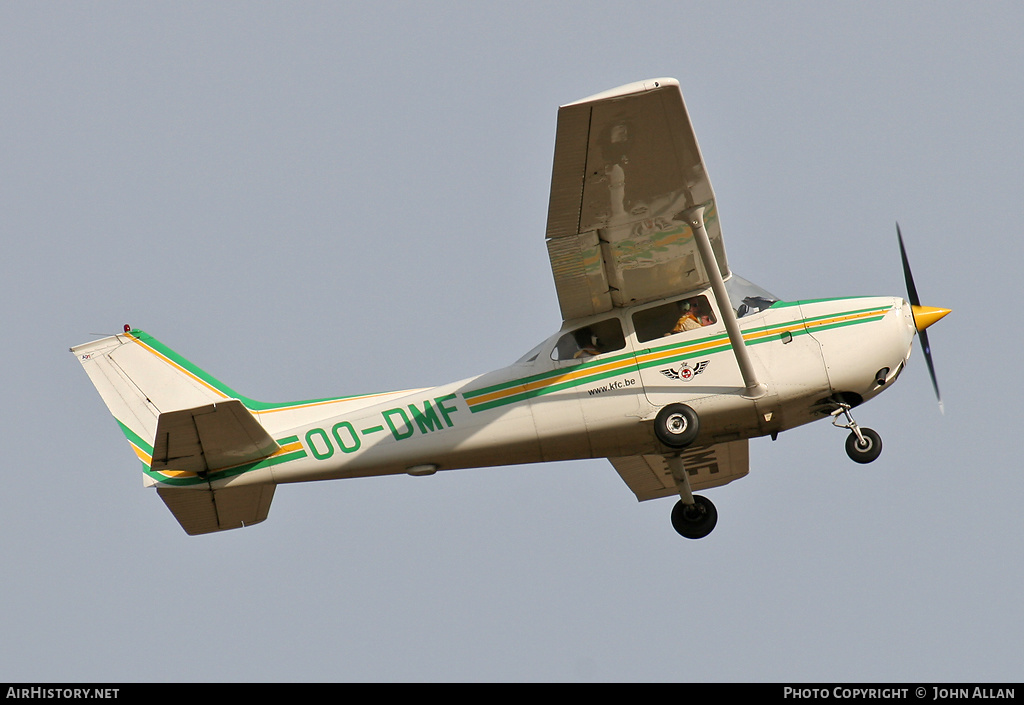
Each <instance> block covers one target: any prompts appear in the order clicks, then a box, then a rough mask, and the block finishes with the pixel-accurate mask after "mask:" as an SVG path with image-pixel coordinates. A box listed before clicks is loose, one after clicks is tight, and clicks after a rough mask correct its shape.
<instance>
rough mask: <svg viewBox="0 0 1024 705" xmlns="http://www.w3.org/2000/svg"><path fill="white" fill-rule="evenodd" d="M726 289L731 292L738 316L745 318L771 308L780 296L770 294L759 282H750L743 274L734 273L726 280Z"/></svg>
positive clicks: (730, 299)
mask: <svg viewBox="0 0 1024 705" xmlns="http://www.w3.org/2000/svg"><path fill="white" fill-rule="evenodd" d="M725 290H726V291H727V292H728V293H729V301H731V302H732V305H733V308H735V309H736V318H743V317H744V316H749V315H751V314H754V313H758V312H759V311H763V310H765V309H766V308H769V307H770V306H771V305H772V304H773V303H775V302H776V301H778V300H779V297H778V296H774V295H772V294H769V293H768V292H767V291H765V290H764V289H762V288H761V287H759V286H758V285H757V284H753V283H751V282H748V281H747V280H746V279H744V278H743V277H741V276H737V275H736V274H733V275H732V276H731V277H729V280H728V281H726V282H725Z"/></svg>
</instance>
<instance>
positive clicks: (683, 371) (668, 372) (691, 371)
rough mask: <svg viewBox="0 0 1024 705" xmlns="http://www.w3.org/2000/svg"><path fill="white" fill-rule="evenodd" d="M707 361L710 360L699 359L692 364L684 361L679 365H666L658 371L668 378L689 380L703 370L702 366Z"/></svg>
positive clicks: (706, 364) (705, 364)
mask: <svg viewBox="0 0 1024 705" xmlns="http://www.w3.org/2000/svg"><path fill="white" fill-rule="evenodd" d="M708 362H710V360H701V361H700V362H695V363H693V364H692V365H691V364H690V363H689V362H684V363H683V364H681V365H680V366H679V367H676V368H672V367H666V368H665V369H663V370H658V371H659V372H661V374H663V375H665V376H666V377H668V378H669V379H677V380H680V381H682V382H689V381H690V380H691V379H693V378H694V377H695V376H696V375H699V374H700V373H701V372H703V371H704V368H705V367H707V366H708Z"/></svg>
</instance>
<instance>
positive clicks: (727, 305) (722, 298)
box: [683, 206, 768, 399]
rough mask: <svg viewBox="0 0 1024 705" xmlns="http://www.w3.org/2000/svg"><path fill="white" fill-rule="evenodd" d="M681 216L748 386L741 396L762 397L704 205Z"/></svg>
mask: <svg viewBox="0 0 1024 705" xmlns="http://www.w3.org/2000/svg"><path fill="white" fill-rule="evenodd" d="M683 216H684V217H685V218H686V220H687V221H688V222H689V224H690V229H691V230H692V231H693V239H694V240H695V241H696V242H697V252H699V253H700V258H701V261H702V262H703V263H704V271H705V272H706V273H707V275H708V279H710V281H711V289H712V290H713V291H714V292H715V298H716V299H717V300H718V308H719V310H720V311H721V314H722V318H723V319H724V321H725V330H726V332H727V333H728V334H729V342H730V343H732V351H733V353H734V354H735V355H736V362H737V363H738V364H739V366H740V374H741V375H743V384H744V385H746V388H747V390H746V394H745V395H744V396H746V397H749V398H751V399H757V398H758V397H763V396H764V395H765V394H766V393H767V391H768V388H767V387H765V385H763V384H761V383H760V382H758V381H757V375H756V374H754V366H753V364H751V362H750V355H749V353H747V346H746V343H744V342H743V334H742V333H741V332H740V324H739V322H738V321H737V320H736V311H735V310H734V309H733V307H732V302H731V301H729V292H728V291H726V290H725V280H723V279H722V272H721V271H720V270H719V269H718V260H717V259H715V251H714V250H712V249H711V240H710V239H709V238H708V231H707V230H705V228H704V206H696V207H694V208H690V209H689V210H687V211H686V212H685V213H684V214H683Z"/></svg>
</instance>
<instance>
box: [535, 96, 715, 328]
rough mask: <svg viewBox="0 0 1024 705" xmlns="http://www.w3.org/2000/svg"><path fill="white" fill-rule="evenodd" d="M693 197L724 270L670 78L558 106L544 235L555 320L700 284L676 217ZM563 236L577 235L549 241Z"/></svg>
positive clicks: (710, 198)
mask: <svg viewBox="0 0 1024 705" xmlns="http://www.w3.org/2000/svg"><path fill="white" fill-rule="evenodd" d="M698 205H703V206H704V207H705V213H704V219H705V228H706V229H707V232H708V236H709V238H710V239H711V244H712V247H713V248H714V250H715V255H716V258H717V259H718V264H719V268H720V269H721V272H722V276H723V277H727V276H728V273H729V268H728V264H727V262H726V259H725V250H724V247H723V246H722V232H721V227H720V225H719V221H718V213H717V210H716V208H715V195H714V191H713V190H712V188H711V182H710V180H709V179H708V176H707V171H706V169H705V167H704V161H703V159H702V157H701V153H700V148H699V147H698V146H697V139H696V137H695V136H694V133H693V127H692V126H691V124H690V119H689V116H688V114H687V112H686V106H685V105H684V104H683V96H682V93H680V91H679V83H678V82H677V81H675V80H674V79H653V80H650V81H641V82H639V83H632V84H629V85H627V86H622V87H621V88H617V89H614V90H611V91H606V92H605V93H601V94H598V95H595V96H591V97H590V98H585V99H583V100H581V101H577V102H575V103H572V104H570V105H566V106H563V107H561V108H560V109H559V111H558V128H557V132H556V135H555V157H554V165H553V168H552V173H551V194H550V201H549V204H548V224H547V238H548V250H549V253H550V255H551V266H552V272H553V274H554V277H555V288H556V290H557V292H558V301H559V305H560V307H561V310H562V318H563V319H565V320H569V319H573V318H580V317H582V316H588V315H593V314H596V313H602V312H604V311H608V310H610V309H611V308H612V307H613V306H629V305H632V304H636V303H642V302H645V301H653V300H657V299H660V298H665V297H668V296H673V295H677V294H684V293H686V292H688V291H693V290H695V289H698V288H702V287H704V286H706V285H707V282H708V278H707V275H706V273H705V272H704V271H703V265H702V264H701V260H700V257H699V256H697V251H696V244H695V242H694V239H693V233H692V232H691V230H690V227H689V225H688V224H687V223H686V222H685V220H684V219H683V218H682V216H681V213H682V212H684V211H686V210H687V209H689V208H692V207H694V206H698ZM585 233H587V234H591V236H590V238H587V239H582V238H581V237H580V236H581V235H583V234H585ZM595 236H596V238H595ZM563 239H577V240H578V242H575V243H573V242H570V243H565V245H564V246H561V245H559V246H556V245H555V242H557V241H559V240H563ZM597 243H599V246H596V244H597ZM556 255H557V257H556ZM570 260H575V261H570ZM598 270H600V274H598Z"/></svg>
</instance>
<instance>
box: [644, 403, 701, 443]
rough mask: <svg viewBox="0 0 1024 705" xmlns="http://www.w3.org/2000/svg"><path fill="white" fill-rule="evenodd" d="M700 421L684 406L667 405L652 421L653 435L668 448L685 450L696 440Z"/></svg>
mask: <svg viewBox="0 0 1024 705" xmlns="http://www.w3.org/2000/svg"><path fill="white" fill-rule="evenodd" d="M698 433H700V419H699V418H697V412H696V411H694V410H693V409H691V408H690V407H688V406H687V405H686V404H669V405H668V406H666V407H665V408H664V409H662V410H661V411H659V412H658V415H657V417H655V419H654V435H656V436H657V437H658V440H659V441H661V442H662V443H664V444H665V445H667V446H668V447H669V448H685V447H686V446H688V445H690V444H691V443H693V442H694V441H695V440H697V434H698Z"/></svg>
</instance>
